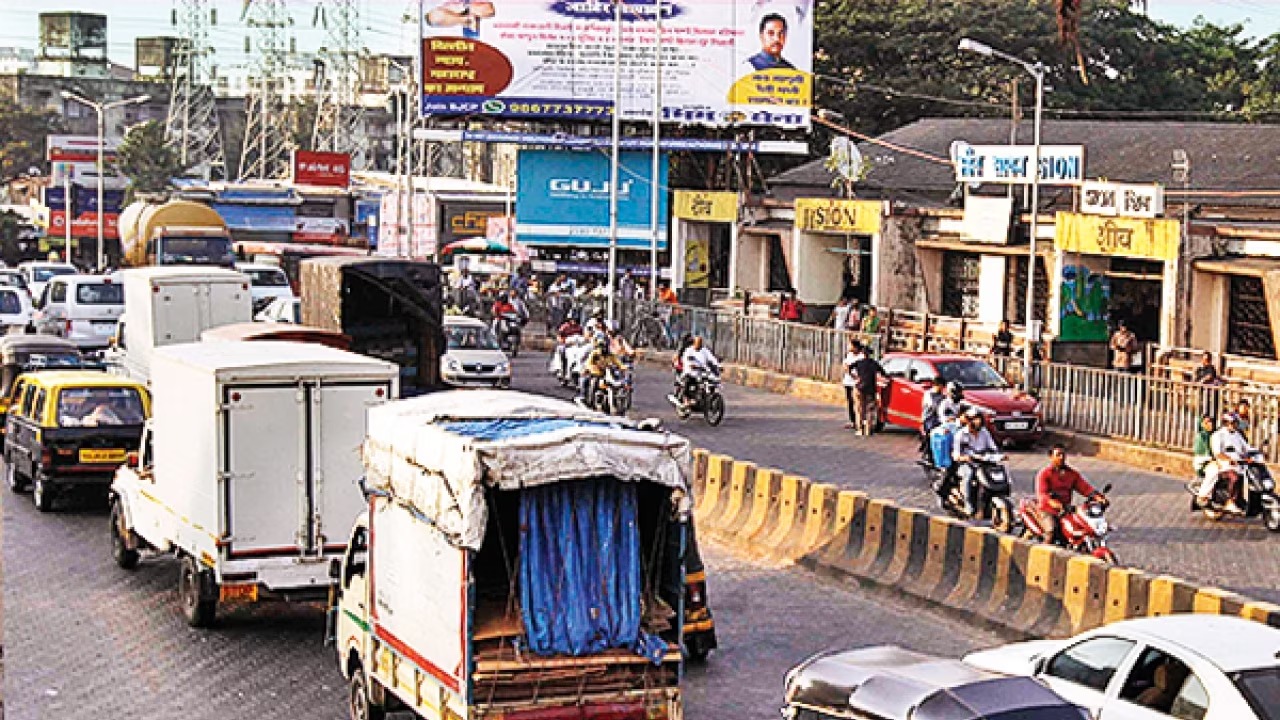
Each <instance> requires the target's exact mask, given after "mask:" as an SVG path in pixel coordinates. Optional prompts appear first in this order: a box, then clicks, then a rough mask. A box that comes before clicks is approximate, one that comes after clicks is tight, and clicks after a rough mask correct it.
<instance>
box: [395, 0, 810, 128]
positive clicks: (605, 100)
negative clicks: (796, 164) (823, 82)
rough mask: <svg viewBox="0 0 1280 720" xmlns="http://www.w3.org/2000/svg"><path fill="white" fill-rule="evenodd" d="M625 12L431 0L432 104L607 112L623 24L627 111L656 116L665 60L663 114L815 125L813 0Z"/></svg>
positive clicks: (641, 1)
mask: <svg viewBox="0 0 1280 720" xmlns="http://www.w3.org/2000/svg"><path fill="white" fill-rule="evenodd" d="M621 14H622V17H621V22H620V23H619V22H618V21H617V19H616V18H615V6H614V4H613V2H611V0H494V1H492V2H490V1H489V0H430V1H429V2H428V3H426V4H425V5H424V9H423V14H422V17H421V24H420V26H421V30H422V108H421V109H422V112H423V113H429V114H433V115H476V114H480V115H488V116H492V117H509V118H510V117H546V118H565V119H580V120H592V119H595V120H600V121H606V120H608V119H609V118H610V116H611V115H612V113H613V78H614V69H615V52H614V47H615V44H616V43H617V37H618V32H619V29H620V30H621V37H622V46H623V49H622V53H621V56H620V58H621V60H620V64H621V66H622V72H621V76H622V88H621V95H622V107H621V113H622V116H623V118H624V119H627V120H648V119H650V118H652V116H653V112H654V98H653V92H654V85H655V83H654V80H655V77H654V76H655V73H654V65H655V60H660V64H661V68H662V103H661V107H662V120H663V122H667V123H680V124H698V125H726V124H730V123H737V124H746V125H764V126H773V127H781V128H805V127H808V125H809V109H810V104H811V103H810V99H811V96H812V75H811V71H812V69H813V3H812V0H769V1H765V0H630V1H629V2H627V3H624V4H623V5H622V13H621ZM659 14H661V20H662V37H661V48H662V53H661V56H660V57H657V55H656V53H655V48H656V46H657V44H658V43H657V40H658V38H657V26H658V22H657V20H658V18H659Z"/></svg>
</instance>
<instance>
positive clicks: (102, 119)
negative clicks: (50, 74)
mask: <svg viewBox="0 0 1280 720" xmlns="http://www.w3.org/2000/svg"><path fill="white" fill-rule="evenodd" d="M60 95H61V96H62V98H63V99H64V100H75V101H76V102H78V103H80V104H82V105H87V106H89V107H91V108H93V110H94V112H96V113H97V114H98V212H97V216H98V267H97V269H98V270H99V271H101V270H102V269H103V268H104V267H106V264H107V263H106V245H105V243H106V241H105V239H104V238H105V236H106V217H105V212H104V210H103V206H104V205H105V203H104V202H103V195H104V194H105V193H104V190H103V174H104V173H105V172H106V163H105V162H104V157H103V155H104V152H103V151H104V148H103V146H104V145H106V134H107V117H106V113H107V111H108V110H113V109H115V108H118V107H124V106H125V105H135V104H140V103H144V102H146V101H148V100H150V99H151V96H150V95H139V96H138V97H132V98H127V99H124V100H117V101H116V102H110V103H105V104H104V103H96V102H94V101H92V100H89V99H87V98H83V97H80V96H79V95H76V94H75V93H72V92H67V91H66V90H63V91H62V92H61V93H60ZM66 207H67V209H66V218H67V224H68V227H70V223H71V203H70V198H67V205H66ZM70 253H71V246H70V245H69V244H68V246H67V248H66V253H65V255H66V257H67V261H68V262H70V260H71V257H70Z"/></svg>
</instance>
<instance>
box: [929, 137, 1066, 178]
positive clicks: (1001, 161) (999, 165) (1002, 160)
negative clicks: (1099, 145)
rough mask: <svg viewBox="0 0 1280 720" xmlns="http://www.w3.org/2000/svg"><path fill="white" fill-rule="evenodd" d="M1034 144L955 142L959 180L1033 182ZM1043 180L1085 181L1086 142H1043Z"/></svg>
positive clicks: (953, 154) (1040, 173)
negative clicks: (1065, 143)
mask: <svg viewBox="0 0 1280 720" xmlns="http://www.w3.org/2000/svg"><path fill="white" fill-rule="evenodd" d="M1035 152H1036V149H1035V146H1034V145H970V144H968V143H966V142H964V141H963V140H957V141H955V142H953V143H952V144H951V162H952V163H953V164H954V165H955V167H956V182H962V183H965V182H967V183H998V184H1000V185H1029V184H1031V167H1032V166H1033V165H1035ZM1039 176H1040V178H1039V180H1040V183H1041V184H1044V185H1079V184H1080V183H1082V182H1084V146H1083V145H1041V146H1040V172H1039Z"/></svg>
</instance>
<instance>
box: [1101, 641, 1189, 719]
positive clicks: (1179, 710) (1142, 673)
mask: <svg viewBox="0 0 1280 720" xmlns="http://www.w3.org/2000/svg"><path fill="white" fill-rule="evenodd" d="M1120 699H1121V700H1124V701H1126V702H1130V703H1133V704H1134V705H1138V706H1139V707H1144V708H1147V709H1148V710H1151V711H1153V712H1158V713H1161V714H1163V715H1169V716H1171V717H1175V718H1179V720H1201V718H1203V717H1204V714H1205V711H1206V710H1207V709H1208V707H1209V698H1208V695H1207V694H1206V693H1205V691H1204V686H1203V685H1202V684H1200V681H1199V680H1198V679H1197V678H1196V676H1195V675H1194V674H1193V673H1192V672H1191V668H1189V667H1187V665H1186V663H1184V662H1182V661H1181V660H1179V659H1177V658H1175V657H1173V656H1171V655H1169V654H1168V653H1165V652H1164V651H1162V650H1157V649H1156V648H1147V649H1146V650H1145V651H1143V653H1142V656H1141V657H1139V658H1138V661H1137V662H1136V663H1134V664H1133V670H1132V671H1130V672H1129V678H1128V679H1127V680H1126V681H1125V684H1124V688H1123V689H1122V690H1121V691H1120Z"/></svg>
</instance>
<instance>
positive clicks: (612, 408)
mask: <svg viewBox="0 0 1280 720" xmlns="http://www.w3.org/2000/svg"><path fill="white" fill-rule="evenodd" d="M631 397H632V371H631V368H630V367H626V366H624V367H621V368H616V367H610V368H609V369H608V370H607V371H606V372H605V374H604V377H602V378H600V381H599V382H597V383H596V386H595V393H594V396H593V397H592V398H591V408H592V409H593V410H595V411H597V412H602V413H605V414H606V415H617V416H619V417H623V416H625V415H626V414H627V411H629V410H630V409H631Z"/></svg>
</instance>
